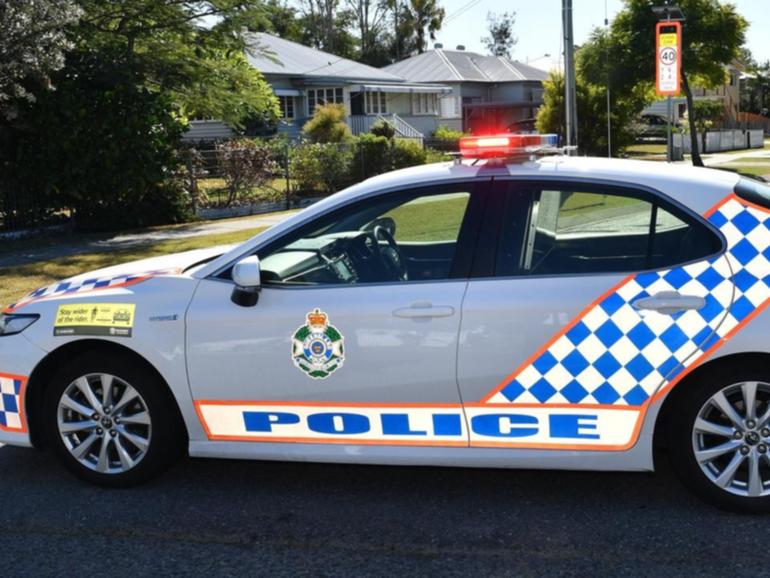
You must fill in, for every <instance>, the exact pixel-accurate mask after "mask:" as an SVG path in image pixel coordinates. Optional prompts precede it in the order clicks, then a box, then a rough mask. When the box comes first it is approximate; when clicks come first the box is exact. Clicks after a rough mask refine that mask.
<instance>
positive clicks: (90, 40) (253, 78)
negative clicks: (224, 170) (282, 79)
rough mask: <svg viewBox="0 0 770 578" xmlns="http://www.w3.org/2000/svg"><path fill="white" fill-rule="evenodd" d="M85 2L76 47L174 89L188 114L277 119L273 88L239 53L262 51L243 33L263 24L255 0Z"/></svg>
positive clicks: (145, 82) (148, 84)
mask: <svg viewBox="0 0 770 578" xmlns="http://www.w3.org/2000/svg"><path fill="white" fill-rule="evenodd" d="M79 2H80V4H81V6H82V8H83V16H82V18H81V21H80V24H79V26H78V27H77V28H76V29H75V31H74V33H73V37H74V39H75V42H76V45H77V46H78V47H79V49H80V50H82V51H91V52H93V53H99V52H100V51H102V50H105V49H106V50H108V51H109V52H110V54H111V55H112V56H111V58H113V59H114V60H116V61H118V62H120V63H121V64H122V66H124V67H125V69H126V74H127V77H126V80H127V81H128V82H130V83H132V84H135V85H136V86H138V87H143V88H148V89H149V90H151V91H157V92H168V93H169V94H171V95H172V99H173V100H174V101H175V102H176V103H177V104H178V105H179V107H180V109H181V111H182V112H187V111H188V110H189V111H191V112H193V113H194V114H196V115H200V116H207V117H208V116H211V117H216V118H222V119H224V120H226V121H228V122H229V123H231V124H233V125H235V126H240V125H241V124H242V122H243V121H245V120H246V119H247V118H249V117H253V116H254V115H264V116H266V117H272V118H277V116H278V114H279V112H278V102H277V100H276V99H275V97H274V96H273V93H272V91H271V89H270V87H269V86H268V85H267V83H266V82H265V81H264V79H263V78H262V77H261V75H259V74H258V73H256V72H255V71H254V70H253V69H252V68H251V67H250V66H249V65H248V63H247V62H246V61H245V59H244V58H242V57H241V55H242V54H243V53H244V52H245V51H247V50H251V51H259V50H261V48H260V47H259V46H257V45H254V44H253V42H252V41H251V40H250V38H249V37H248V35H246V34H245V31H246V30H247V29H254V28H258V27H259V26H262V25H264V11H263V10H262V6H261V3H259V2H258V1H257V0H217V1H213V0H212V1H209V2H188V1H183V0H123V1H121V2H119V3H118V2H114V3H113V2H104V1H103V0H79ZM211 22H214V25H213V26H212V25H211Z"/></svg>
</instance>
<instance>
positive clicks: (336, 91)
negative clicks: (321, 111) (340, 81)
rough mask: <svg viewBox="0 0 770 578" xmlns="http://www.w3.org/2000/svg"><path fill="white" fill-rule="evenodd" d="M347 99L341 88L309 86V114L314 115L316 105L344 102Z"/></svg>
mask: <svg viewBox="0 0 770 578" xmlns="http://www.w3.org/2000/svg"><path fill="white" fill-rule="evenodd" d="M344 103H345V99H344V96H343V94H342V89H341V88H308V89H307V114H308V116H313V113H315V107H316V106H322V105H324V104H344Z"/></svg>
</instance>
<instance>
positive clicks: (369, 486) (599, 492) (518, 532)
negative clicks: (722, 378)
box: [0, 447, 770, 577]
mask: <svg viewBox="0 0 770 578" xmlns="http://www.w3.org/2000/svg"><path fill="white" fill-rule="evenodd" d="M0 469H1V470H2V472H3V475H2V477H1V478H0V496H2V498H1V499H2V508H0V518H1V519H2V527H3V528H4V530H3V531H2V534H1V538H0V540H1V541H2V552H3V568H4V569H5V572H6V573H7V574H9V575H35V576H41V575H51V576H53V575H57V576H58V575H62V574H69V575H74V574H77V575H110V576H113V575H115V576H132V577H134V576H138V575H149V574H154V575H159V574H160V575H179V576H182V575H184V576H189V575H207V576H240V575H250V576H271V575H279V576H284V575H285V576H357V577H359V576H402V575H403V576H425V575H441V576H469V575H474V576H485V575H486V576H490V575H495V576H543V575H548V576H600V575H613V576H618V575H634V576H666V575H668V576H688V575H689V576H695V575H697V576H730V575H739V574H749V573H751V574H757V575H763V574H765V573H766V572H767V567H768V564H770V553H769V552H768V549H767V535H768V531H769V530H770V517H749V516H737V515H733V514H726V513H723V512H720V511H718V510H715V509H713V508H711V507H709V506H705V505H703V504H701V503H700V502H699V501H697V500H696V499H695V498H693V497H692V496H691V495H690V494H688V493H687V492H686V491H685V490H684V489H683V488H682V487H681V486H680V485H679V483H678V482H677V480H676V479H675V478H674V477H673V475H672V473H671V471H670V470H669V468H668V466H667V465H666V463H665V460H663V467H662V468H661V471H660V472H659V473H657V474H655V475H652V474H623V473H588V472H584V473H576V472H572V473H569V472H528V471H510V470H509V471H506V470H463V469H454V468H443V469H440V468H413V467H393V468H387V467H372V466H343V465H314V464H298V463H295V464H291V463H270V462H236V461H214V460H186V461H184V462H182V463H180V464H179V465H178V466H176V467H175V468H174V469H173V470H172V471H170V472H169V473H168V474H166V475H165V476H164V477H162V478H161V479H160V480H157V481H156V482H153V483H151V484H149V485H146V486H142V487H139V488H135V489H130V490H119V491H114V490H113V491H109V490H103V489H100V488H95V487H91V486H88V485H84V484H82V483H80V482H78V481H76V480H75V479H73V478H71V477H70V476H69V475H68V474H66V473H64V471H63V470H62V468H61V467H59V465H58V464H57V463H56V462H55V461H54V459H53V458H52V457H51V456H50V455H49V454H48V453H46V452H41V451H32V450H24V449H17V448H10V447H1V448H0Z"/></svg>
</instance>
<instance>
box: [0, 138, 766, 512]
mask: <svg viewBox="0 0 770 578" xmlns="http://www.w3.org/2000/svg"><path fill="white" fill-rule="evenodd" d="M551 144H553V142H552V138H551V137H543V136H537V135H502V136H493V137H467V138H464V139H463V141H462V144H461V150H462V157H463V158H461V159H458V160H457V161H456V162H453V163H444V164H435V165H430V166H423V167H417V168H411V169H407V170H402V171H397V172H393V173H390V174H387V175H382V176H379V177H375V178H373V179H370V180H368V181H366V182H363V183H361V184H358V185H356V186H354V187H352V188H350V189H348V190H346V191H343V192H341V193H338V194H335V195H333V196H332V197H329V198H327V199H325V200H323V201H321V202H319V203H317V204H316V205H314V206H312V207H311V208H309V209H307V210H305V211H303V212H301V213H299V214H297V215H294V216H292V217H291V218H289V219H287V220H286V221H284V222H282V223H281V224H279V225H277V226H275V227H274V228H272V229H270V230H268V231H265V232H263V233H261V234H259V235H257V236H256V237H254V238H253V239H251V240H249V241H247V242H245V243H243V244H242V245H239V246H236V247H231V248H227V249H222V248H219V249H217V248H213V249H211V250H203V251H194V252H188V253H184V254H179V255H174V256H168V257H163V258H159V259H150V260H146V261H140V262H136V263H131V264H128V265H124V266H119V267H113V268H109V269H104V270H101V271H96V272H92V273H87V274H84V275H80V276H77V277H73V278H71V279H67V280H65V281H62V282H60V283H56V284H54V285H51V286H50V287H45V288H42V289H39V290H37V291H35V292H33V293H32V294H30V295H28V296H27V297H25V298H23V299H21V300H20V301H19V302H17V303H15V304H13V305H11V306H10V307H8V308H7V309H6V310H5V312H4V313H3V315H2V317H1V318H0V319H1V320H0V336H1V337H0V387H1V389H2V395H0V399H1V400H2V401H1V402H0V442H2V443H5V444H11V445H18V446H43V445H46V446H48V447H50V448H51V449H52V450H53V451H54V452H55V453H56V454H57V455H58V456H59V457H60V458H61V460H62V461H63V463H64V465H65V466H66V467H67V468H69V469H70V470H71V471H72V472H74V473H75V474H76V475H78V476H80V477H81V478H84V479H86V480H88V481H91V482H95V483H98V484H103V485H109V486H125V485H130V484H135V483H138V482H141V481H144V480H147V479H149V478H150V477H152V476H155V475H157V474H159V473H160V472H161V471H162V470H163V469H164V468H166V467H167V466H168V465H169V464H170V463H171V461H172V460H173V459H174V458H175V457H177V456H178V455H180V454H181V453H182V452H184V451H186V452H188V453H189V454H190V455H191V456H196V457H210V458H211V457H218V458H249V459H275V460H298V461H323V462H349V463H369V464H394V465H415V464H420V465H435V466H472V467H495V468H554V469H582V470H625V471H650V470H653V467H654V464H653V446H654V445H656V444H659V445H664V446H666V447H667V448H668V451H669V453H670V455H671V456H672V457H673V466H674V468H675V469H676V471H677V472H678V474H679V475H680V476H681V478H682V480H683V481H684V482H685V483H686V484H687V485H688V486H689V487H690V488H691V489H692V490H693V491H694V492H695V493H697V495H699V496H700V497H701V498H703V499H705V500H707V501H709V502H711V503H714V504H716V505H719V506H721V507H725V508H731V509H737V510H749V511H764V510H768V509H770V313H767V312H765V308H766V307H767V305H768V303H770V188H768V187H767V186H765V185H763V184H761V183H759V182H755V181H751V180H744V179H742V178H740V177H739V176H738V175H735V174H732V173H728V172H719V171H713V170H707V169H694V168H688V167H681V166H672V165H665V164H657V163H645V162H636V161H627V160H605V159H593V158H576V157H569V156H562V155H558V154H556V155H548V154H538V153H540V152H546V151H545V150H544V149H547V148H548V145H551Z"/></svg>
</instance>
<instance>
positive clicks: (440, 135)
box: [433, 124, 465, 141]
mask: <svg viewBox="0 0 770 578" xmlns="http://www.w3.org/2000/svg"><path fill="white" fill-rule="evenodd" d="M463 136H465V133H464V132H463V131H461V130H452V129H451V128H449V127H448V126H444V125H443V124H442V125H441V126H439V127H438V128H437V129H436V131H435V132H434V133H433V138H435V139H437V140H447V141H449V140H452V141H457V140H460V138H461V137H463Z"/></svg>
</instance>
